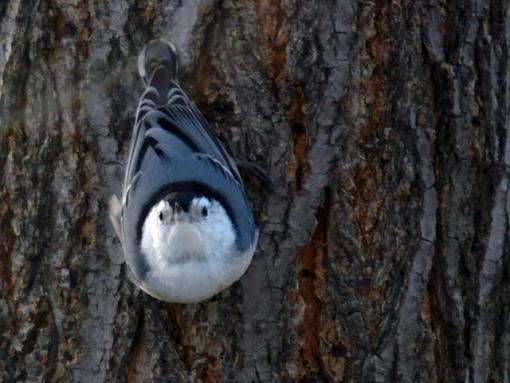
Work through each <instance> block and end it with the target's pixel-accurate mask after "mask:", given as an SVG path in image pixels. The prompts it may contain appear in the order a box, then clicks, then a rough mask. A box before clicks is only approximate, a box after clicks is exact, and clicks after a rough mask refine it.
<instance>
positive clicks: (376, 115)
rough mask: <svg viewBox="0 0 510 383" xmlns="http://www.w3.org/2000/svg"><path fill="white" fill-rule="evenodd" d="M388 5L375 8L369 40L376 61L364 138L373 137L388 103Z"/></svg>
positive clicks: (371, 80) (370, 52)
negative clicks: (374, 31)
mask: <svg viewBox="0 0 510 383" xmlns="http://www.w3.org/2000/svg"><path fill="white" fill-rule="evenodd" d="M378 3H379V2H378ZM387 11H388V9H387V7H385V6H382V5H381V4H377V6H376V8H375V10H374V17H375V22H374V23H375V30H376V33H375V35H374V36H373V37H372V38H370V39H369V40H368V41H367V51H368V54H369V55H370V57H371V58H372V59H373V61H374V63H375V69H374V71H373V72H372V76H371V78H370V83H371V87H372V97H373V99H372V102H371V104H370V112H369V117H368V124H367V125H366V126H365V127H364V128H363V129H362V131H361V134H362V137H363V138H369V137H373V136H374V135H375V133H376V131H377V129H378V128H379V126H380V123H381V119H382V112H383V111H384V109H385V108H384V106H385V105H386V104H387V103H388V95H387V94H386V92H385V91H384V90H385V89H388V86H387V85H388V84H387V79H386V77H385V76H384V74H383V73H384V69H385V68H386V65H387V63H388V58H389V56H390V52H391V44H390V39H389V38H388V37H387V36H388V15H387Z"/></svg>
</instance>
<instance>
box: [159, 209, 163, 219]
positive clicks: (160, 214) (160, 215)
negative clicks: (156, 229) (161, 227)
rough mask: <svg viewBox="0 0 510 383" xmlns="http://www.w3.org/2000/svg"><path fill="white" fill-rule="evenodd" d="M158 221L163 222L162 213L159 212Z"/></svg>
mask: <svg viewBox="0 0 510 383" xmlns="http://www.w3.org/2000/svg"><path fill="white" fill-rule="evenodd" d="M159 220H160V221H163V212H162V211H160V212H159Z"/></svg>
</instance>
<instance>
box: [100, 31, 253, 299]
mask: <svg viewBox="0 0 510 383" xmlns="http://www.w3.org/2000/svg"><path fill="white" fill-rule="evenodd" d="M178 66H179V65H178V55H177V51H176V49H175V47H174V46H173V45H172V44H170V43H169V42H167V41H165V40H162V39H157V40H152V41H150V42H148V43H147V44H146V45H145V47H144V48H143V49H142V50H141V51H140V53H139V55H138V71H139V74H140V77H141V78H142V81H143V83H144V85H145V90H144V92H143V94H142V96H141V99H140V101H139V104H138V108H137V111H136V115H135V123H134V127H133V131H132V137H131V142H130V146H129V156H128V161H127V166H126V169H125V177H124V183H123V188H122V198H121V199H120V200H119V198H118V197H117V196H115V195H114V196H112V198H111V199H110V203H109V213H110V219H111V221H112V224H113V227H114V229H115V232H116V234H117V236H118V237H119V239H120V242H121V244H122V249H123V253H124V258H125V261H126V264H127V266H128V270H129V274H130V279H131V280H132V281H133V282H134V283H135V284H136V285H137V286H138V287H139V288H140V289H141V290H143V291H144V292H146V293H147V294H149V295H151V296H153V297H155V298H157V299H160V300H163V301H167V302H176V303H196V302H200V301H204V300H207V299H209V298H211V297H213V296H214V295H216V294H218V293H219V292H221V291H222V290H224V289H226V288H227V287H229V286H230V285H232V284H233V283H234V282H235V281H237V280H238V279H239V278H240V277H241V276H242V275H243V274H244V273H245V272H246V270H247V268H248V266H249V265H250V263H251V260H252V257H253V254H254V252H255V249H256V246H257V241H258V236H259V234H258V229H257V226H256V224H255V221H254V217H253V212H252V208H251V204H250V202H249V200H248V198H247V195H246V191H245V188H244V184H243V181H242V179H241V176H240V173H239V170H238V167H237V166H236V163H235V161H234V159H233V158H232V157H231V156H230V155H229V153H228V152H227V151H226V150H225V148H224V147H223V146H222V144H221V143H220V142H219V140H218V138H217V137H216V136H215V134H214V133H213V131H212V129H211V127H210V126H209V124H208V122H207V121H206V119H205V118H204V116H203V115H202V114H201V113H200V111H199V110H198V108H197V107H196V106H195V104H194V103H193V102H192V101H190V99H189V98H188V96H187V95H186V93H185V92H184V91H183V89H182V88H181V87H180V85H179V82H178V79H177V77H178Z"/></svg>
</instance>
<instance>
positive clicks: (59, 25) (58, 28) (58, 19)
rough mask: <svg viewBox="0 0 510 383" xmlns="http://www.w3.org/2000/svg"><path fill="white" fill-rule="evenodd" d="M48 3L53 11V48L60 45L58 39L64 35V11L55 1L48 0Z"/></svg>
mask: <svg viewBox="0 0 510 383" xmlns="http://www.w3.org/2000/svg"><path fill="white" fill-rule="evenodd" d="M48 3H49V6H50V8H51V10H52V11H53V33H54V39H53V46H54V48H58V47H59V46H60V41H61V40H62V37H63V36H64V23H65V20H64V13H63V12H62V10H61V9H60V8H59V6H58V5H57V1H55V0H49V1H48Z"/></svg>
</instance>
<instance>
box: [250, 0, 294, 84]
mask: <svg viewBox="0 0 510 383" xmlns="http://www.w3.org/2000/svg"><path fill="white" fill-rule="evenodd" d="M255 8H256V12H257V23H258V24H259V26H260V29H261V44H262V48H263V50H264V53H265V57H266V66H267V71H268V75H269V78H270V79H271V81H272V82H273V83H274V84H275V86H276V88H280V86H281V85H282V83H283V81H284V80H285V73H284V66H285V63H286V61H287V52H286V51H285V47H286V45H287V41H288V39H289V36H288V32H287V28H286V27H285V25H286V22H287V16H286V14H285V11H284V10H283V8H282V4H281V3H280V1H279V0H257V1H256V4H255Z"/></svg>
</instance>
